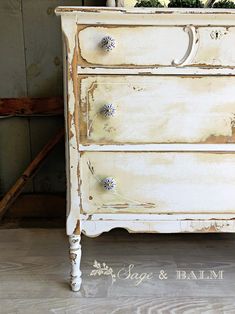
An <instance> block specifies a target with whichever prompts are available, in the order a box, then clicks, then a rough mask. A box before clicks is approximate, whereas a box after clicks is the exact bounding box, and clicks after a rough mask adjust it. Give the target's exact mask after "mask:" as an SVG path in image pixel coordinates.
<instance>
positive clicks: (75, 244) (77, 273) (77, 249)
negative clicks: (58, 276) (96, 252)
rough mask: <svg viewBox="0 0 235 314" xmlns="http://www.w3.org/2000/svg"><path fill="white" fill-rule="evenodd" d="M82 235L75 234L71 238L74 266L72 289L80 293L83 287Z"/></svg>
mask: <svg viewBox="0 0 235 314" xmlns="http://www.w3.org/2000/svg"><path fill="white" fill-rule="evenodd" d="M80 241H81V235H76V234H73V235H71V236H69V243H70V259H71V264H72V270H71V288H72V290H73V291H79V289H80V286H81V282H82V279H81V274H82V273H81V270H80V264H81V253H82V252H81V244H80Z"/></svg>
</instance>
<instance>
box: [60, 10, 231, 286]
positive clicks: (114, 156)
mask: <svg viewBox="0 0 235 314" xmlns="http://www.w3.org/2000/svg"><path fill="white" fill-rule="evenodd" d="M56 13H57V14H58V15H61V17H62V32H63V42H64V68H65V71H64V73H65V74H64V86H65V104H66V105H65V116H66V130H67V132H66V134H67V136H66V140H67V141H66V152H67V234H68V235H69V238H70V256H71V262H72V272H71V285H72V289H73V290H74V291H78V290H79V289H80V285H81V271H80V260H81V243H80V240H81V233H83V234H85V235H87V236H91V237H94V236H98V235H99V234H101V233H102V232H105V231H109V230H111V229H112V228H116V227H121V228H125V229H127V230H128V231H129V232H150V233H154V232H158V233H170V232H172V233H173V232H234V231H235V10H218V9H215V10H212V9H210V10H209V9H176V10H172V9H149V8H146V9H140V8H134V9H124V8H98V7H89V8H88V7H59V8H57V9H56Z"/></svg>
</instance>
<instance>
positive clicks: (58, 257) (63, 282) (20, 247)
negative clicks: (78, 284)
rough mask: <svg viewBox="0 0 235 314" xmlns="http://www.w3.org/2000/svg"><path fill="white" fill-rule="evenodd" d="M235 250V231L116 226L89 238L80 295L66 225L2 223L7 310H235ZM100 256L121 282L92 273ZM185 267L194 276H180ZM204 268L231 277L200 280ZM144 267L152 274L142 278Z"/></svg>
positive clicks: (0, 293)
mask: <svg viewBox="0 0 235 314" xmlns="http://www.w3.org/2000/svg"><path fill="white" fill-rule="evenodd" d="M234 248H235V234H178V235H163V234H160V235H159V234H158V235H157V234H128V233H127V232H126V231H125V230H119V229H116V230H113V231H111V232H109V233H104V234H103V235H101V236H100V237H97V238H87V237H85V236H83V238H82V250H83V255H82V272H83V284H82V288H81V291H80V292H78V293H73V292H71V291H70V289H69V285H68V278H69V271H70V264H69V260H68V256H67V252H68V242H67V237H66V236H65V231H64V230H63V229H1V230H0V313H1V314H2V313H26V314H27V313H30V314H32V313H33V314H35V313H79V314H80V313H81V314H87V313H89V314H93V313H95V314H106V313H115V314H117V313H118V314H120V313H125V314H129V313H138V314H144V313H146V314H147V313H148V314H149V313H151V314H153V313H163V314H167V313H177V314H178V313H180V314H181V313H187V314H194V313H207V314H208V313H212V314H214V313H226V314H228V313H235V298H234V296H235V262H234V261H235V250H234ZM95 260H97V262H98V263H101V266H102V263H106V264H107V265H108V267H111V269H112V270H113V274H114V275H116V278H115V279H116V281H114V282H113V283H112V278H111V276H110V275H104V274H100V275H98V274H97V275H95V276H91V275H90V274H91V272H92V270H93V271H94V270H96V268H94V267H93V264H94V261H95ZM130 265H133V268H131V267H132V266H130ZM129 267H130V268H129ZM129 269H131V271H129ZM177 270H178V271H179V270H181V271H185V272H186V274H187V275H188V276H189V277H188V278H189V279H187V280H182V279H181V280H179V279H177V277H176V271H177ZM199 270H204V277H206V276H208V274H210V271H214V274H219V271H223V279H206V278H204V279H199ZM160 271H164V273H161V274H163V275H164V276H163V277H162V276H160V277H159V274H160ZM191 271H193V274H194V275H195V276H196V277H197V279H196V278H195V277H194V275H192V273H191ZM130 273H131V274H132V278H130ZM134 273H135V274H134ZM137 273H138V275H139V276H140V274H142V273H146V274H148V275H149V277H150V278H149V279H148V278H146V275H145V279H143V281H142V282H140V283H139V284H137V282H138V280H139V281H140V278H136V276H137ZM150 273H152V274H151V275H150ZM181 274H183V273H181ZM143 276H144V275H142V277H141V278H143Z"/></svg>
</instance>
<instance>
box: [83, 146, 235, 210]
mask: <svg viewBox="0 0 235 314" xmlns="http://www.w3.org/2000/svg"><path fill="white" fill-rule="evenodd" d="M80 171H81V182H82V184H81V199H82V210H83V212H85V213H195V214H196V213H197V214H198V213H235V193H234V190H235V154H232V153H229V154H222V153H220V154H219V153H206V152H205V153H189V152H186V153H153V152H145V153H134V152H110V153H103V152H85V153H83V154H82V156H81V169H80ZM106 178H109V180H105V179H106ZM114 185H115V188H114V189H112V187H113V186H114ZM105 188H106V189H105ZM108 188H109V190H108Z"/></svg>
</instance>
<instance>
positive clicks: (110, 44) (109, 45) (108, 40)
mask: <svg viewBox="0 0 235 314" xmlns="http://www.w3.org/2000/svg"><path fill="white" fill-rule="evenodd" d="M101 47H102V48H103V49H104V50H105V51H107V52H109V51H111V50H113V49H114V48H115V47H116V41H115V39H114V38H112V37H111V36H105V37H104V38H103V39H102V40H101Z"/></svg>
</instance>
